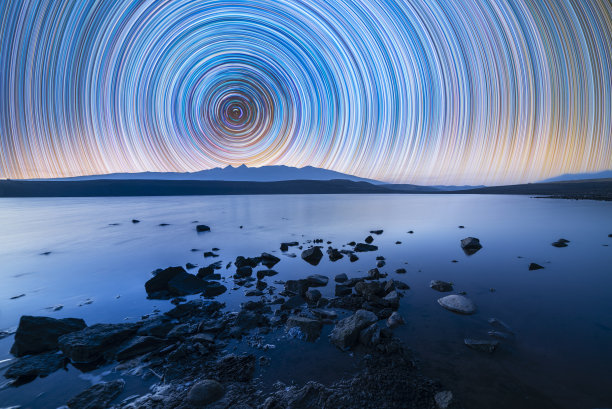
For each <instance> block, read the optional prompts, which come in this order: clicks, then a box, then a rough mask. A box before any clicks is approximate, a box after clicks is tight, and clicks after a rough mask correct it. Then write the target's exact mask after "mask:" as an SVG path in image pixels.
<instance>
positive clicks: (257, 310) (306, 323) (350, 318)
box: [4, 225, 513, 409]
mask: <svg viewBox="0 0 612 409" xmlns="http://www.w3.org/2000/svg"><path fill="white" fill-rule="evenodd" d="M196 229H197V231H198V232H206V234H210V233H209V232H210V228H209V227H208V226H205V225H198V226H197V227H196ZM382 233H383V232H382V230H374V231H371V232H370V235H369V236H368V237H367V238H366V239H365V240H364V241H365V242H364V243H356V242H351V243H348V245H349V246H351V247H352V249H351V250H349V249H336V248H333V247H332V246H328V248H327V249H326V254H327V256H328V257H329V259H330V260H331V261H336V260H339V259H341V258H343V257H345V256H346V257H348V258H349V259H350V260H351V261H354V260H356V259H357V258H358V255H357V254H358V253H360V252H364V251H376V250H377V249H378V247H377V246H376V245H374V244H372V243H373V242H374V241H375V240H374V238H373V236H372V235H374V236H376V235H380V234H382ZM323 243H324V241H323V240H322V239H315V240H306V241H305V242H304V243H302V244H300V243H298V242H290V243H282V244H281V245H280V250H281V251H282V252H283V253H285V254H287V255H289V253H287V252H289V251H290V250H291V249H293V248H295V249H297V250H300V251H301V252H302V253H301V258H302V259H303V260H304V261H305V262H307V263H309V264H311V265H315V266H316V265H317V264H318V263H319V262H320V260H321V259H322V258H323V257H324V255H323V251H322V248H323ZM327 244H328V245H329V244H331V243H329V242H328V243H327ZM460 244H461V247H462V248H463V250H464V252H465V253H466V254H467V255H473V254H475V253H476V252H478V251H479V250H480V249H481V248H482V245H481V244H480V241H479V240H478V239H476V238H473V237H468V238H465V239H464V240H462V241H461V243H460ZM214 251H215V250H214V249H213V251H211V252H206V253H205V254H204V256H205V259H206V258H214V257H215V256H216V255H215V253H214ZM279 261H280V258H278V257H276V256H274V255H272V254H270V253H265V252H264V253H262V254H261V255H260V256H256V257H242V256H239V257H237V258H236V259H235V260H234V261H233V263H230V264H228V265H226V269H230V268H233V269H235V273H234V274H233V275H232V276H231V278H230V280H233V284H234V288H233V289H234V290H238V289H240V288H243V289H244V302H243V303H242V304H241V306H240V308H239V309H238V310H237V311H228V310H227V309H226V308H225V305H224V304H223V303H221V302H218V301H216V300H214V298H215V297H217V296H218V295H220V294H222V293H224V292H225V291H226V290H227V288H226V286H225V285H223V284H222V283H221V281H220V280H221V278H222V275H221V274H220V273H219V272H218V270H221V269H222V268H223V265H222V263H221V262H220V261H217V262H214V263H211V264H209V265H207V266H205V267H202V268H200V269H199V270H198V272H197V274H191V273H189V272H187V269H194V268H195V266H194V265H191V264H189V265H187V269H185V268H183V267H169V268H166V269H159V270H156V271H155V272H153V277H152V278H151V279H150V280H148V281H147V282H146V283H145V290H146V293H147V295H148V297H149V298H153V299H169V300H171V302H172V304H174V305H175V306H174V308H172V309H171V310H169V311H167V312H165V313H163V314H161V313H155V314H152V315H151V316H144V317H142V319H141V320H140V321H138V322H135V323H118V324H95V325H91V326H87V325H86V323H85V322H84V321H83V320H81V319H78V318H65V319H54V318H48V317H31V316H23V317H21V320H20V323H19V327H18V329H17V332H16V334H15V342H14V344H13V347H12V349H11V353H12V354H13V355H15V356H16V357H18V359H16V360H15V362H14V363H12V364H11V366H9V367H8V369H7V370H6V373H5V374H4V376H5V377H7V378H10V379H12V380H13V382H14V384H15V385H19V384H23V383H26V382H29V381H32V380H34V379H35V378H37V377H39V376H41V377H44V376H47V375H49V374H51V373H53V372H55V371H56V370H59V369H61V368H64V367H65V366H66V365H68V364H71V365H73V366H74V367H76V368H78V369H80V370H82V371H89V370H91V369H93V368H98V367H101V366H105V367H106V366H108V367H111V368H112V370H113V371H114V372H116V373H118V374H128V373H129V374H134V373H137V374H146V375H147V376H149V377H151V376H154V377H155V379H158V381H157V382H156V384H155V385H154V386H153V387H152V388H151V391H150V393H148V394H146V395H143V396H134V397H132V398H131V399H127V400H124V401H121V402H116V398H117V397H118V396H119V395H120V393H121V392H122V390H123V389H124V385H125V382H124V381H123V380H122V379H119V380H116V381H111V382H106V383H104V382H103V383H99V384H96V385H94V386H92V387H90V388H88V389H86V390H84V391H83V392H81V393H80V394H78V395H77V396H74V397H73V398H71V399H69V400H67V402H66V405H67V407H69V408H72V409H77V408H88V409H94V408H107V407H112V408H132V409H135V408H147V409H158V408H159V409H161V408H200V407H210V408H219V409H220V408H236V409H238V408H241V409H246V408H264V409H277V408H278V409H280V408H355V407H362V408H459V407H461V405H460V403H459V402H458V401H457V399H456V398H455V397H453V394H452V392H451V391H449V390H447V389H445V388H444V387H443V386H442V385H441V384H439V383H438V382H436V381H434V380H431V379H427V378H426V377H424V376H423V375H422V374H421V373H420V372H419V369H418V368H417V366H416V365H415V360H414V359H413V357H412V355H411V353H410V351H409V349H408V348H407V346H406V345H404V344H403V342H402V341H401V340H400V339H398V338H396V337H395V336H394V333H393V329H394V328H396V327H398V326H400V325H403V324H404V318H403V317H402V316H401V315H400V314H399V313H398V311H397V310H398V308H399V305H400V302H401V298H402V297H403V295H404V293H405V292H406V291H409V290H410V287H409V285H408V284H406V283H404V282H402V281H400V280H396V279H390V278H388V277H387V274H386V273H382V272H381V271H380V270H379V268H381V267H383V266H384V265H385V260H384V257H382V256H379V257H377V266H378V267H376V268H372V269H371V270H369V271H368V273H367V275H366V276H364V277H359V278H350V279H349V278H348V276H347V275H346V274H339V275H337V276H335V277H334V278H333V284H332V280H330V278H329V277H327V276H324V275H319V274H314V275H309V276H307V277H304V278H302V279H297V280H286V281H279V280H274V277H275V276H276V275H277V272H276V271H275V270H273V269H272V268H273V267H274V266H275V265H276V264H277V263H278V262H279ZM400 270H401V269H400ZM400 270H398V271H396V273H398V274H401V273H402V271H400ZM225 283H226V284H227V283H228V281H225ZM330 285H334V286H335V291H334V293H335V296H334V297H332V298H329V299H328V298H325V297H323V296H322V294H321V292H320V291H319V290H318V289H317V288H320V287H326V286H330ZM430 286H431V288H432V289H433V290H435V291H440V292H450V291H452V290H453V285H452V283H446V282H443V281H439V280H434V281H432V282H431V285H430ZM197 294H200V295H201V297H200V298H195V299H191V300H187V299H186V298H184V297H187V296H193V295H197ZM438 303H439V304H440V306H442V307H443V308H446V309H448V310H449V311H452V312H455V313H459V314H472V313H474V312H475V311H476V309H477V307H476V305H475V304H474V303H473V302H472V301H471V300H470V299H468V298H467V297H465V295H464V294H451V295H447V296H445V297H442V298H440V299H439V300H438ZM490 324H491V325H492V326H493V327H494V328H495V330H493V331H491V332H490V333H489V334H488V335H489V337H491V338H495V339H494V340H491V339H488V338H487V339H466V340H465V344H466V346H467V347H469V348H472V349H475V350H478V351H481V352H483V353H491V352H493V351H494V350H495V349H496V348H497V347H498V344H499V342H500V340H503V339H507V338H509V337H512V336H513V335H512V332H511V330H510V329H509V327H507V326H506V325H505V324H503V323H502V322H501V321H499V320H493V321H491V322H490ZM324 326H330V327H331V333H330V335H329V342H330V343H331V344H333V345H335V346H336V347H337V350H338V353H351V354H353V353H354V354H355V357H357V359H358V361H359V367H358V368H357V369H355V371H354V372H353V373H352V374H351V375H349V376H346V374H345V375H344V376H342V375H341V374H338V379H337V380H335V381H334V382H332V383H331V384H328V385H323V384H322V383H319V382H317V380H316V379H315V380H312V381H310V382H307V383H305V384H304V385H294V386H290V387H287V386H286V385H282V384H278V388H276V389H275V390H266V391H264V390H262V389H261V388H260V387H259V383H258V381H257V379H256V378H255V373H256V370H257V368H258V367H261V366H265V365H266V360H267V359H269V358H267V357H265V356H264V355H262V354H261V351H265V350H266V349H268V348H272V347H274V345H269V344H265V343H264V341H263V339H264V338H263V336H265V335H269V334H276V333H282V334H284V338H289V339H290V338H294V339H298V340H301V341H300V342H314V341H316V340H318V339H319V338H320V336H321V332H322V329H323V327H324ZM236 344H240V345H245V344H248V350H249V351H250V352H247V353H242V354H239V353H234V352H233V351H232V349H231V347H232V346H235V345H236ZM143 376H144V375H143Z"/></svg>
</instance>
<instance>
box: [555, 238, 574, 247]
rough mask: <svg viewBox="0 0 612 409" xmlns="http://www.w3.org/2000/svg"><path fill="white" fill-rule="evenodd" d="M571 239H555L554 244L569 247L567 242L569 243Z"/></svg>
mask: <svg viewBox="0 0 612 409" xmlns="http://www.w3.org/2000/svg"><path fill="white" fill-rule="evenodd" d="M569 242H570V241H569V240H567V239H559V240H557V241H555V242H554V243H553V244H552V245H553V246H554V247H567V243H569Z"/></svg>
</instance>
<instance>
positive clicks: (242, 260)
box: [234, 256, 261, 268]
mask: <svg viewBox="0 0 612 409" xmlns="http://www.w3.org/2000/svg"><path fill="white" fill-rule="evenodd" d="M260 262H261V257H242V256H238V257H236V260H235V261H234V265H235V266H236V268H240V267H243V266H249V267H251V268H255V267H257V265H258V264H259V263H260Z"/></svg>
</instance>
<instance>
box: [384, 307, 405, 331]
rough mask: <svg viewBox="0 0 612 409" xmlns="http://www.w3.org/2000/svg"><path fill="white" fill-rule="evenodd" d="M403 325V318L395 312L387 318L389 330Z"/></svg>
mask: <svg viewBox="0 0 612 409" xmlns="http://www.w3.org/2000/svg"><path fill="white" fill-rule="evenodd" d="M405 323H406V321H404V318H403V317H402V316H401V315H400V314H399V313H398V312H397V311H395V312H393V314H391V316H390V317H389V318H387V327H389V328H395V327H397V326H400V325H402V324H405Z"/></svg>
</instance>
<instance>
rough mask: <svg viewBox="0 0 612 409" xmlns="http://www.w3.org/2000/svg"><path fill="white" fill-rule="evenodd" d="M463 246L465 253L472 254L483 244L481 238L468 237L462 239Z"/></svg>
mask: <svg viewBox="0 0 612 409" xmlns="http://www.w3.org/2000/svg"><path fill="white" fill-rule="evenodd" d="M461 248H462V249H463V251H464V252H465V254H467V255H468V256H471V255H472V254H475V253H476V252H477V251H478V250H480V249H481V248H482V244H480V240H479V239H477V238H476V237H466V238H465V239H463V240H461Z"/></svg>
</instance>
